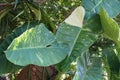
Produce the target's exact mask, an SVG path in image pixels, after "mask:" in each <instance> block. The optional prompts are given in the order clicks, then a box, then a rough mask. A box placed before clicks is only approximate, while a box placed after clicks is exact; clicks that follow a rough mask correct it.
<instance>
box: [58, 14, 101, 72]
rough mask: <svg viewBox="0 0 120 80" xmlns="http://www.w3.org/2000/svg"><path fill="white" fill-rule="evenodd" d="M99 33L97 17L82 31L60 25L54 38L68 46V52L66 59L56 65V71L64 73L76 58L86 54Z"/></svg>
mask: <svg viewBox="0 0 120 80" xmlns="http://www.w3.org/2000/svg"><path fill="white" fill-rule="evenodd" d="M97 29H99V30H97ZM100 32H101V24H100V19H99V16H98V15H96V16H94V17H93V18H91V19H90V20H89V21H88V22H87V23H86V24H85V25H84V26H83V28H82V29H81V28H79V27H75V26H70V25H67V24H65V23H62V24H61V26H60V28H59V30H58V32H57V35H56V38H57V41H58V42H60V43H62V44H65V43H66V44H69V47H70V48H69V49H70V50H69V55H68V57H67V58H66V59H65V60H63V61H62V62H61V63H59V64H58V65H57V67H58V69H59V70H60V71H62V72H64V71H66V70H67V69H68V67H69V66H70V64H71V62H72V61H75V60H76V58H77V57H78V56H80V55H81V54H82V53H84V52H86V51H87V50H88V49H89V47H90V46H91V45H92V44H93V43H94V42H95V41H96V40H97V39H98V33H100ZM65 36H66V37H65Z"/></svg>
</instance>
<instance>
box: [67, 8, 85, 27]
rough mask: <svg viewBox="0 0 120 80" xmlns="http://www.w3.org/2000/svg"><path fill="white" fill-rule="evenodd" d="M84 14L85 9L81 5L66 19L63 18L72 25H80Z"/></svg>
mask: <svg viewBox="0 0 120 80" xmlns="http://www.w3.org/2000/svg"><path fill="white" fill-rule="evenodd" d="M84 16H85V10H84V8H83V7H82V6H79V7H77V8H76V9H75V10H74V11H73V12H72V14H71V15H70V16H69V17H68V18H67V19H65V22H66V23H67V24H70V25H73V26H78V27H82V24H83V19H84Z"/></svg>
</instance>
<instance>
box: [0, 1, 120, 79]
mask: <svg viewBox="0 0 120 80" xmlns="http://www.w3.org/2000/svg"><path fill="white" fill-rule="evenodd" d="M88 2H89V3H88ZM114 4H115V5H114ZM116 4H118V5H117V6H116ZM108 5H109V6H108ZM113 5H114V6H113ZM82 6H83V7H82ZM82 6H79V7H77V8H76V9H75V10H74V11H73V12H72V14H71V15H70V16H69V17H68V18H67V19H65V21H63V22H62V23H61V24H60V26H59V28H58V30H57V32H56V34H53V33H52V32H51V31H49V30H48V29H47V28H46V26H45V25H44V24H43V23H38V22H37V21H33V22H30V23H25V24H24V25H23V26H21V27H18V28H17V29H15V30H14V31H13V33H12V34H11V35H9V37H8V38H7V39H6V40H5V41H4V42H3V43H2V45H1V46H0V61H1V62H2V64H3V65H1V66H0V74H3V73H8V72H12V71H15V70H18V69H20V68H21V66H26V65H29V64H34V65H38V66H50V65H55V66H56V68H57V70H58V71H59V73H60V74H70V72H71V69H70V67H71V66H72V63H75V64H76V65H75V66H76V69H75V70H73V74H74V77H73V80H120V34H119V33H120V29H119V25H118V24H117V22H116V21H115V20H114V19H113V18H114V17H115V16H117V15H118V14H119V13H120V8H119V7H120V1H118V0H83V1H82ZM109 9H110V10H109ZM85 12H86V13H85ZM84 16H85V17H84ZM83 22H84V23H83ZM9 44H10V45H9ZM7 45H9V47H7V49H6V46H7ZM5 49H6V50H5ZM8 66H9V67H8ZM59 73H58V74H59ZM57 79H58V78H57Z"/></svg>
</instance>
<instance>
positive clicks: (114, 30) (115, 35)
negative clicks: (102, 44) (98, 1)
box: [100, 8, 119, 42]
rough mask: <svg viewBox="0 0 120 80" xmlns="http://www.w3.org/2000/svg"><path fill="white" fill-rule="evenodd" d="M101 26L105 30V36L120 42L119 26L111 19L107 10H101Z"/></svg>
mask: <svg viewBox="0 0 120 80" xmlns="http://www.w3.org/2000/svg"><path fill="white" fill-rule="evenodd" d="M100 19H101V24H102V27H103V30H104V34H105V36H106V37H107V38H109V39H111V40H113V41H115V42H117V41H118V40H119V26H118V24H117V23H116V22H115V21H114V20H113V19H112V18H110V17H109V15H108V14H107V12H106V11H105V9H103V8H101V10H100Z"/></svg>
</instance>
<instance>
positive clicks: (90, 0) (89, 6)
mask: <svg viewBox="0 0 120 80" xmlns="http://www.w3.org/2000/svg"><path fill="white" fill-rule="evenodd" d="M82 5H83V6H84V8H85V11H86V16H85V19H89V18H90V17H91V16H93V15H94V14H96V13H99V12H100V8H101V7H103V8H105V9H106V11H107V13H108V14H109V15H110V17H112V18H113V17H115V16H116V15H118V14H119V13H120V1H119V0H82Z"/></svg>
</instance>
